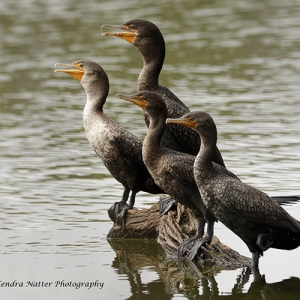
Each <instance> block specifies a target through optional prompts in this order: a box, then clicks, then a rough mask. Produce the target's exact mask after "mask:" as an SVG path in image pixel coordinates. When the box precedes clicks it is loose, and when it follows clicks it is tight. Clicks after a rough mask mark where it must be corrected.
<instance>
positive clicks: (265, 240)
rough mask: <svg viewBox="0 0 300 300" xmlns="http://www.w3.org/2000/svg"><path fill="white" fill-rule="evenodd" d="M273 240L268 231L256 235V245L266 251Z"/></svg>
mask: <svg viewBox="0 0 300 300" xmlns="http://www.w3.org/2000/svg"><path fill="white" fill-rule="evenodd" d="M273 242H274V236H273V235H272V234H269V233H262V234H260V235H259V236H258V237H257V240H256V245H257V246H258V247H259V248H260V249H261V250H262V251H267V250H268V249H269V248H270V247H271V245H272V244H273Z"/></svg>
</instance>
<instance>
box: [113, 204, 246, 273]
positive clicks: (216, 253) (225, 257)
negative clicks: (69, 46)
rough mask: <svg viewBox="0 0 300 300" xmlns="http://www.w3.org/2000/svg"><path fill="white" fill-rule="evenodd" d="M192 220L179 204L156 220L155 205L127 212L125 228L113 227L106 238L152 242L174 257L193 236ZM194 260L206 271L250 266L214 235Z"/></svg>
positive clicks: (157, 214)
mask: <svg viewBox="0 0 300 300" xmlns="http://www.w3.org/2000/svg"><path fill="white" fill-rule="evenodd" d="M195 224H196V220H195V218H194V216H193V214H192V212H191V211H190V210H189V209H188V208H186V207H184V206H183V205H181V204H179V203H178V204H177V205H174V207H173V209H172V210H170V211H169V212H168V214H167V215H164V216H162V217H159V202H158V203H156V204H154V205H153V206H152V207H150V208H149V209H142V210H138V209H136V208H134V209H132V210H129V211H128V214H127V217H126V225H125V226H126V227H125V230H122V229H121V228H120V227H119V226H118V225H116V224H114V225H113V227H112V228H111V229H110V231H109V233H108V236H107V238H108V239H120V238H127V239H128V238H130V239H156V240H157V242H158V243H159V244H160V245H161V246H162V248H163V249H164V250H165V252H166V254H167V256H170V257H172V256H174V257H175V256H176V255H177V249H178V246H179V245H180V243H182V242H183V241H184V240H186V239H187V238H189V237H191V236H194V235H195ZM196 261H197V262H199V263H200V264H201V265H202V266H205V267H206V268H207V267H208V268H212V267H216V268H221V269H236V268H242V267H250V266H251V259H250V258H248V257H245V256H242V255H240V254H239V253H238V252H236V251H235V250H233V249H231V248H230V247H228V246H226V245H224V244H223V243H221V242H220V241H219V239H218V238H217V237H216V236H214V237H213V240H212V242H211V244H210V245H208V244H207V245H206V246H205V247H202V253H201V254H200V255H198V256H197V257H196Z"/></svg>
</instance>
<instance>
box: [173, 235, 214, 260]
mask: <svg viewBox="0 0 300 300" xmlns="http://www.w3.org/2000/svg"><path fill="white" fill-rule="evenodd" d="M210 242H211V238H210V237H209V236H205V237H202V238H198V237H192V238H189V239H187V240H185V241H184V242H182V243H181V244H180V246H179V248H178V250H177V256H178V258H180V257H183V256H184V255H186V258H187V259H188V260H191V261H192V260H193V259H194V258H195V257H196V255H197V254H198V253H200V252H199V251H201V247H202V246H205V244H206V243H210Z"/></svg>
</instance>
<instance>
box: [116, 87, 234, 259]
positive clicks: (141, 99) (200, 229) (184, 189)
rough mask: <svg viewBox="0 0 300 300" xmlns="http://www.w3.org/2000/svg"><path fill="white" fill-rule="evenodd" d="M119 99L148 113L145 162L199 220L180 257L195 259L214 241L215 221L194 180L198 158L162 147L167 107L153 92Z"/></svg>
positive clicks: (159, 183)
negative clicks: (194, 168)
mask: <svg viewBox="0 0 300 300" xmlns="http://www.w3.org/2000/svg"><path fill="white" fill-rule="evenodd" d="M117 97H118V98H120V99H124V100H127V101H130V102H132V103H134V104H136V105H138V106H140V107H141V108H142V109H143V110H145V112H146V113H147V114H148V116H149V120H150V124H149V129H148V132H147V135H146V137H145V139H144V142H143V148H142V154H143V160H144V163H145V165H146V167H147V169H148V170H149V172H150V174H151V176H152V178H153V179H154V181H155V183H156V184H157V185H158V186H159V187H160V188H161V189H162V190H164V191H165V192H166V193H167V194H168V195H170V197H172V198H173V199H175V200H176V201H177V202H179V203H181V204H183V205H185V206H186V207H188V208H190V209H191V210H192V211H193V213H194V215H195V218H196V220H197V221H198V226H197V230H196V236H195V237H193V238H190V239H188V240H186V241H184V242H183V243H182V244H181V245H180V246H179V249H178V256H179V257H180V256H183V255H184V254H185V253H186V252H188V251H187V250H188V249H189V250H190V252H189V253H188V254H187V257H188V259H190V260H192V259H193V258H194V257H195V255H196V254H197V252H198V250H199V249H200V248H201V246H202V245H205V243H210V242H211V239H212V236H213V228H214V222H215V221H216V218H215V217H214V216H213V215H212V214H211V213H210V212H209V211H208V210H207V208H206V207H205V205H204V204H203V202H202V200H201V196H200V193H199V190H198V188H197V185H196V182H195V179H194V173H193V166H194V161H195V156H193V155H190V154H187V153H183V152H178V151H174V150H172V149H169V148H164V147H162V146H161V145H160V140H161V138H162V135H163V132H164V128H165V123H166V118H167V109H166V105H165V102H164V101H163V99H162V97H161V96H160V95H158V94H157V93H154V92H150V91H140V92H138V93H136V94H135V95H131V96H127V95H123V94H117ZM175 126H176V125H175ZM213 164H214V166H215V168H216V169H219V170H220V172H221V171H222V172H225V173H226V174H228V176H231V175H232V174H231V173H230V172H229V171H227V170H226V168H224V167H223V166H220V165H218V164H216V163H213ZM232 176H234V177H235V175H232ZM237 180H238V179H237ZM205 221H207V223H208V225H207V235H206V236H205V237H203V235H204V227H205Z"/></svg>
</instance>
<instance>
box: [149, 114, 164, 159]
mask: <svg viewBox="0 0 300 300" xmlns="http://www.w3.org/2000/svg"><path fill="white" fill-rule="evenodd" d="M166 118H167V117H166V113H165V112H163V111H160V112H159V113H158V112H156V115H153V116H152V115H150V124H149V129H148V133H147V135H146V137H145V140H144V142H143V159H144V160H145V161H148V162H152V161H153V160H154V159H155V156H156V155H157V154H159V152H160V151H161V149H162V148H161V147H160V141H161V138H162V136H163V133H164V129H165V122H166Z"/></svg>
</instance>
